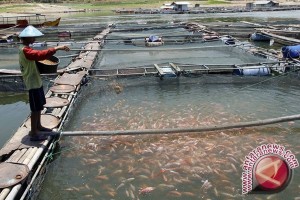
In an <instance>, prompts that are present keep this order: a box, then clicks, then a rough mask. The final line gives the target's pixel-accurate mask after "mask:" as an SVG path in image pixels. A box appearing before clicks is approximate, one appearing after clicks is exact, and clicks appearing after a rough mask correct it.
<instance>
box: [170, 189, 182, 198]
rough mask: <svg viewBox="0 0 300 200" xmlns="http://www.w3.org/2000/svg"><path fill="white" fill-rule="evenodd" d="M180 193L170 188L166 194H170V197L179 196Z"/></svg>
mask: <svg viewBox="0 0 300 200" xmlns="http://www.w3.org/2000/svg"><path fill="white" fill-rule="evenodd" d="M181 195H182V194H181V193H180V192H178V191H177V190H172V191H170V192H168V196H172V197H181Z"/></svg>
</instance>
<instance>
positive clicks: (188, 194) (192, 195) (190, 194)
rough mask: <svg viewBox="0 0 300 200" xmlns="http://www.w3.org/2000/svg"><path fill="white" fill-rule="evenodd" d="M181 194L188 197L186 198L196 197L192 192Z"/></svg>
mask: <svg viewBox="0 0 300 200" xmlns="http://www.w3.org/2000/svg"><path fill="white" fill-rule="evenodd" d="M181 194H182V196H188V197H194V196H196V194H194V193H192V192H182V193H181Z"/></svg>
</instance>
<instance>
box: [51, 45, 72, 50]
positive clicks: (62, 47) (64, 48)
mask: <svg viewBox="0 0 300 200" xmlns="http://www.w3.org/2000/svg"><path fill="white" fill-rule="evenodd" d="M54 48H55V50H56V51H57V50H64V51H70V48H69V47H68V46H57V47H54Z"/></svg>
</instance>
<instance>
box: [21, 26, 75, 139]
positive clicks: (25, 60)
mask: <svg viewBox="0 0 300 200" xmlns="http://www.w3.org/2000/svg"><path fill="white" fill-rule="evenodd" d="M42 35H44V34H43V33H41V32H40V31H39V30H38V29H36V28H34V27H33V26H27V27H26V28H25V29H24V30H23V31H22V32H21V33H20V34H19V38H20V39H21V40H22V45H20V47H19V63H20V68H21V72H22V76H23V80H24V84H25V86H26V89H27V90H28V91H29V104H30V110H31V116H30V119H31V131H30V132H29V136H30V140H31V141H42V140H46V139H47V136H46V135H43V134H42V132H43V131H44V132H45V131H47V132H49V131H52V130H51V129H48V128H45V127H43V126H42V125H41V111H42V110H43V109H44V105H45V103H46V99H45V94H44V90H43V83H42V79H41V76H40V73H39V71H38V68H37V66H36V63H35V61H40V60H45V59H47V58H49V57H51V56H52V55H54V54H55V53H56V51H57V50H65V51H69V50H70V49H69V47H67V46H57V47H53V48H49V49H46V50H34V49H32V48H31V47H30V46H29V45H30V44H32V43H34V42H35V38H36V37H40V36H42Z"/></svg>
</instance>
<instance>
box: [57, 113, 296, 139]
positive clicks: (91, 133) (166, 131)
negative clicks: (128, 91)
mask: <svg viewBox="0 0 300 200" xmlns="http://www.w3.org/2000/svg"><path fill="white" fill-rule="evenodd" d="M299 119H300V114H298V115H290V116H284V117H278V118H271V119H264V120H257V121H250V122H240V123H234V124H226V125H215V126H207V127H195V128H168V129H146V130H115V131H62V132H61V135H62V136H105V135H106V136H107V135H139V134H169V133H188V132H189V133H192V132H208V131H217V130H226V129H234V128H246V127H252V126H263V125H268V124H275V123H281V122H289V121H294V120H299Z"/></svg>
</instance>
